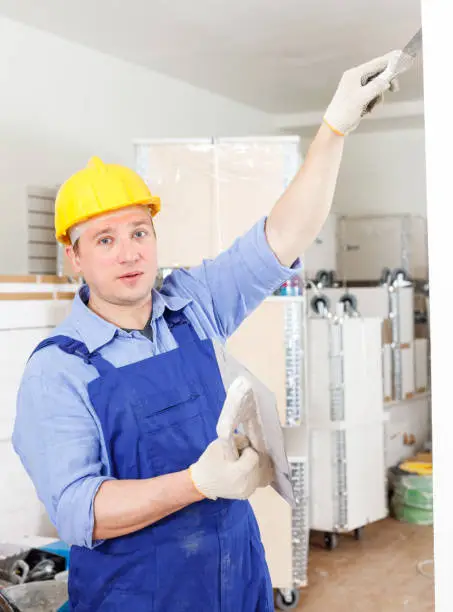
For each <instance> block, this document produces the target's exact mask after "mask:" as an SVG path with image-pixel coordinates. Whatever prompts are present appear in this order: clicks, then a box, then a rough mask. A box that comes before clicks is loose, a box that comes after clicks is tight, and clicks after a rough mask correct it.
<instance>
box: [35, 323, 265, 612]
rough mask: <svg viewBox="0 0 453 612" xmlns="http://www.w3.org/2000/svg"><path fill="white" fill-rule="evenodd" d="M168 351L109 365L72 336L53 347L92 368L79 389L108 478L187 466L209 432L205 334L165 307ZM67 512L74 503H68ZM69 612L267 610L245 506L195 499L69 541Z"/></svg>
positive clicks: (220, 390) (219, 389)
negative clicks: (158, 515) (106, 536)
mask: <svg viewBox="0 0 453 612" xmlns="http://www.w3.org/2000/svg"><path fill="white" fill-rule="evenodd" d="M165 318H166V320H167V323H168V325H169V327H170V329H171V331H172V333H173V335H174V337H175V339H176V342H177V343H178V347H179V348H177V349H175V350H171V351H168V352H166V353H163V354H160V355H157V356H154V357H150V358H148V359H144V360H143V361H139V362H137V363H132V364H129V365H126V366H122V367H119V368H116V367H114V366H113V365H112V364H111V363H109V362H108V361H106V360H105V359H103V357H101V355H100V354H99V353H98V352H96V351H95V352H93V353H91V354H90V353H89V351H88V349H87V347H86V346H85V344H83V343H82V342H79V341H76V340H74V339H72V338H69V337H66V336H55V337H51V338H48V339H47V340H45V341H44V342H42V343H41V344H40V345H39V346H38V347H37V348H36V349H35V350H36V351H37V350H40V349H42V348H44V347H46V346H48V345H50V344H56V345H58V346H59V347H60V349H62V350H63V351H65V352H67V353H71V354H74V355H77V356H79V357H80V358H81V359H84V361H85V362H86V363H88V364H91V365H93V366H94V367H95V368H96V369H97V371H98V373H99V376H98V377H97V378H96V379H95V380H93V381H92V382H90V383H89V386H88V392H89V396H90V399H91V402H92V404H93V406H94V409H95V411H96V413H97V415H98V417H99V420H100V423H101V426H102V431H103V436H104V439H105V443H106V446H107V452H108V457H109V461H110V465H111V470H112V476H114V477H115V478H118V479H137V478H153V477H155V476H160V475H162V474H169V473H171V472H177V471H180V470H184V469H186V468H188V467H189V466H190V465H191V464H192V463H193V462H195V461H196V460H197V459H198V458H199V457H200V455H201V454H202V453H203V451H204V450H205V449H206V447H207V446H208V444H209V443H210V442H212V440H214V439H215V438H216V424H217V419H218V417H219V414H220V410H221V407H222V405H223V402H224V400H225V389H224V386H223V383H222V379H221V375H220V372H219V369H218V365H217V361H216V357H215V352H214V347H213V344H212V342H211V341H210V340H200V338H199V337H198V335H197V334H196V332H195V331H194V329H193V327H192V326H191V325H190V323H189V321H188V320H187V318H186V317H185V316H184V314H183V313H182V312H170V311H166V312H165ZM75 511H77V509H75ZM69 597H70V609H71V611H72V612H98V611H99V612H104V611H105V612H116V611H118V612H119V611H121V612H125V611H130V612H273V610H274V606H273V594H272V586H271V581H270V577H269V572H268V569H267V565H266V561H265V556H264V549H263V545H262V543H261V538H260V534H259V529H258V525H257V522H256V519H255V516H254V514H253V511H252V509H251V506H250V504H249V502H246V501H236V500H225V499H219V500H217V501H211V500H203V501H201V502H199V503H196V504H192V505H190V506H188V507H186V508H185V509H183V510H181V511H179V512H176V513H174V514H172V515H171V516H169V517H167V518H165V519H162V520H161V521H159V522H157V523H155V524H154V525H151V526H149V527H147V528H145V529H142V530H140V531H137V532H135V533H133V534H130V535H126V536H121V537H118V538H114V539H110V540H106V541H105V542H103V543H102V544H100V545H99V546H97V547H95V548H94V549H93V550H91V549H88V548H85V547H79V546H73V547H72V548H71V558H70V572H69Z"/></svg>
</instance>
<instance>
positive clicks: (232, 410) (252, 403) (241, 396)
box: [217, 376, 265, 452]
mask: <svg viewBox="0 0 453 612" xmlns="http://www.w3.org/2000/svg"><path fill="white" fill-rule="evenodd" d="M239 425H242V426H243V428H244V431H245V434H246V436H247V437H248V439H249V440H250V444H251V446H252V447H253V448H254V449H255V450H256V451H259V452H264V451H265V446H264V440H263V433H262V429H261V425H260V422H259V420H258V407H257V405H256V398H255V394H254V393H253V387H252V383H251V382H250V381H249V380H248V379H247V378H245V376H238V377H237V378H236V379H235V380H234V381H233V382H232V383H231V385H230V387H229V388H228V392H227V395H226V399H225V403H224V404H223V408H222V412H221V413H220V417H219V420H218V422H217V435H218V436H219V438H222V439H223V440H228V439H230V438H231V436H232V434H233V432H235V431H236V429H237V428H238V427H239ZM233 450H234V449H233Z"/></svg>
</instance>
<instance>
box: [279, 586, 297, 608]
mask: <svg viewBox="0 0 453 612" xmlns="http://www.w3.org/2000/svg"><path fill="white" fill-rule="evenodd" d="M299 600H300V592H299V591H298V590H297V589H285V590H280V589H279V590H278V591H277V593H276V594H275V605H276V606H277V609H278V610H294V608H297V605H298V603H299Z"/></svg>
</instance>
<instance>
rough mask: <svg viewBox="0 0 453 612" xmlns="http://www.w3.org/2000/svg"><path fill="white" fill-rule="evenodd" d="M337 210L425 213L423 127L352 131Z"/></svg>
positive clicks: (349, 212) (364, 212) (345, 157)
mask: <svg viewBox="0 0 453 612" xmlns="http://www.w3.org/2000/svg"><path fill="white" fill-rule="evenodd" d="M335 210H336V211H338V212H341V213H348V214H367V213H395V214H396V213H413V214H419V215H423V216H426V170H425V136H424V130H423V129H408V130H406V129H402V130H399V129H396V130H394V131H389V132H382V133H380V132H374V133H367V134H355V135H352V136H351V137H350V139H349V140H348V142H347V144H346V148H345V154H344V158H343V165H342V168H341V173H340V177H339V180H338V186H337V193H336V197H335Z"/></svg>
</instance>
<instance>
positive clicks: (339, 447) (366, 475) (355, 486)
mask: <svg viewBox="0 0 453 612" xmlns="http://www.w3.org/2000/svg"><path fill="white" fill-rule="evenodd" d="M310 449H311V450H310V465H311V468H310V469H311V473H310V479H311V483H312V484H311V489H310V527H311V528H312V529H314V530H316V531H323V532H335V533H342V532H350V531H354V530H356V529H360V528H361V527H363V526H365V525H367V524H368V523H371V522H374V521H378V520H381V519H383V518H385V517H386V516H387V514H388V510H387V500H386V488H385V487H386V475H385V462H384V423H383V421H382V422H381V423H373V424H371V425H364V424H362V425H354V426H345V425H344V424H335V425H334V424H332V426H331V427H327V426H326V427H323V428H317V427H313V428H310Z"/></svg>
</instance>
